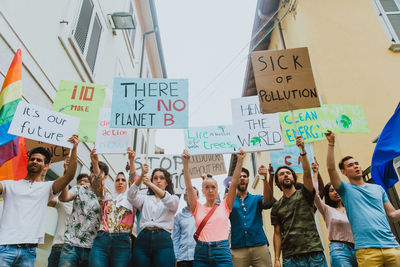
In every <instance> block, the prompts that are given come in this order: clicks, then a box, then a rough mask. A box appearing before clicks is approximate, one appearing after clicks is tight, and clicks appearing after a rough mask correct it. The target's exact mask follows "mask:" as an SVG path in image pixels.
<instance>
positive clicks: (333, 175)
mask: <svg viewBox="0 0 400 267" xmlns="http://www.w3.org/2000/svg"><path fill="white" fill-rule="evenodd" d="M325 137H326V139H327V140H328V155H327V158H326V165H327V168H328V174H329V179H330V180H331V184H332V185H333V188H335V189H336V190H338V189H339V188H340V183H341V180H340V176H339V173H338V172H337V170H336V167H335V149H334V148H335V134H334V133H333V132H332V131H329V130H328V132H327V133H325Z"/></svg>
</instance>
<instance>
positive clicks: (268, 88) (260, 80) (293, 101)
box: [251, 47, 320, 113]
mask: <svg viewBox="0 0 400 267" xmlns="http://www.w3.org/2000/svg"><path fill="white" fill-rule="evenodd" d="M251 61H252V65H253V69H254V76H255V79H256V86H257V92H258V98H259V101H260V105H261V109H262V113H275V112H282V111H289V110H295V109H304V108H312V107H319V106H320V102H319V96H318V92H317V88H316V86H315V82H314V76H313V73H312V69H311V62H310V57H309V54H308V49H307V48H306V47H302V48H294V49H285V50H264V51H255V52H253V53H251Z"/></svg>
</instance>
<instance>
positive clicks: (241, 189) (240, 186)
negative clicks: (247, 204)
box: [237, 184, 249, 192]
mask: <svg viewBox="0 0 400 267" xmlns="http://www.w3.org/2000/svg"><path fill="white" fill-rule="evenodd" d="M248 185H249V184H242V185H241V184H238V185H237V189H238V190H239V191H240V192H246V190H247V186H248ZM243 186H244V188H243Z"/></svg>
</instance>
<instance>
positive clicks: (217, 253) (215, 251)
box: [193, 240, 233, 267]
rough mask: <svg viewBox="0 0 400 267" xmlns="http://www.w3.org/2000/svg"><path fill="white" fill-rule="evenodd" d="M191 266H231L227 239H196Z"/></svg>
mask: <svg viewBox="0 0 400 267" xmlns="http://www.w3.org/2000/svg"><path fill="white" fill-rule="evenodd" d="M193 266H195V267H203V266H218V267H233V263H232V255H231V250H230V249H229V241H228V240H221V241H215V242H202V241H197V244H196V248H195V250H194V265H193Z"/></svg>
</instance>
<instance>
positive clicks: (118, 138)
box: [95, 108, 132, 154]
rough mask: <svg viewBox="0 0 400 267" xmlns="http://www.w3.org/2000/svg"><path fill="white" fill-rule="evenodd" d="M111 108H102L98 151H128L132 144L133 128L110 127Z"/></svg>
mask: <svg viewBox="0 0 400 267" xmlns="http://www.w3.org/2000/svg"><path fill="white" fill-rule="evenodd" d="M110 115H111V109H109V108H102V109H101V110H100V114H99V120H98V122H97V123H98V127H97V137H96V144H95V146H96V151H97V153H99V154H113V153H126V149H127V147H128V146H131V145H132V130H131V129H125V128H110Z"/></svg>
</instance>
